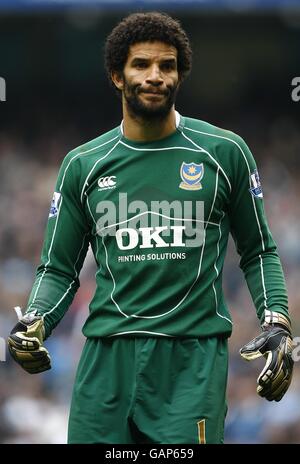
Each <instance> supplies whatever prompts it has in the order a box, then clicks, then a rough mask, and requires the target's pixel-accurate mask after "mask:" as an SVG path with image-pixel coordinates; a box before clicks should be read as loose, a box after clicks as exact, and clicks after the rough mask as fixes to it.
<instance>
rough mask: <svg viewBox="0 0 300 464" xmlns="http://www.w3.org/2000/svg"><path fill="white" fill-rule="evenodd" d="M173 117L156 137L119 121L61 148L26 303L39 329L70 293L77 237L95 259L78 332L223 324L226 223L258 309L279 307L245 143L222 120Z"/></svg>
mask: <svg viewBox="0 0 300 464" xmlns="http://www.w3.org/2000/svg"><path fill="white" fill-rule="evenodd" d="M176 120H177V128H176V131H175V132H173V133H172V134H170V135H169V136H167V137H165V138H163V139H160V140H157V141H153V142H134V141H131V140H128V139H127V138H126V137H125V136H124V134H123V130H122V125H121V126H119V127H117V128H115V129H113V130H111V131H110V132H107V133H105V134H104V135H101V136H100V137H98V138H96V139H94V140H92V141H90V142H88V143H86V144H84V145H82V146H80V147H78V148H76V149H75V150H72V151H71V152H70V153H69V154H68V155H67V156H66V157H65V159H64V161H63V163H62V166H61V169H60V172H59V175H58V180H57V185H56V189H55V193H54V196H53V200H52V204H51V209H50V214H49V220H48V224H47V231H46V237H45V242H44V246H43V251H42V258H41V264H40V266H39V267H38V270H37V275H36V280H35V283H34V285H33V289H32V292H31V295H30V298H29V303H28V308H27V312H32V311H35V312H36V313H37V314H39V315H43V317H44V322H45V327H46V335H47V336H49V334H50V333H51V331H52V329H53V328H54V327H55V326H56V324H57V323H58V322H59V321H60V319H61V318H62V317H63V315H64V313H65V312H66V311H67V309H68V307H69V306H70V304H71V302H72V300H73V298H74V295H75V293H76V290H77V289H78V287H79V273H80V269H81V267H82V265H83V262H84V259H85V256H86V253H87V250H88V247H89V244H90V246H91V248H92V251H93V254H94V256H95V260H96V263H97V267H98V269H97V273H96V291H95V295H94V297H93V299H92V301H91V303H90V312H89V316H88V318H87V320H86V322H85V324H84V327H83V333H84V335H85V336H86V337H110V336H134V337H136V336H149V337H152V336H153V337H155V336H167V337H208V336H216V335H222V336H225V337H227V336H229V335H230V333H231V330H232V322H231V318H230V313H229V311H228V308H227V306H226V303H225V301H224V296H223V292H222V269H223V263H224V257H225V253H226V248H227V241H228V235H229V232H231V234H232V235H233V238H234V241H235V243H236V247H237V250H238V253H239V254H240V256H241V260H240V266H241V268H242V270H243V272H244V274H245V278H246V281H247V284H248V287H249V290H250V292H251V295H252V299H253V302H254V304H255V307H256V311H257V315H258V317H259V319H260V320H261V321H262V320H263V319H264V313H265V310H266V309H268V310H271V311H277V312H279V313H283V314H285V315H287V316H288V304H287V295H286V288H285V282H284V277H283V272H282V267H281V263H280V259H279V257H278V254H277V252H276V245H275V243H274V241H273V239H272V236H271V233H270V230H269V228H268V224H267V221H266V217H265V212H264V207H263V199H262V196H263V195H262V189H261V185H260V181H259V176H258V173H257V168H256V165H255V161H254V159H253V156H252V154H251V152H250V150H249V148H248V147H247V145H246V144H245V142H244V141H243V140H242V139H241V138H240V137H239V136H237V135H236V134H234V133H232V132H230V131H226V130H223V129H220V128H217V127H215V126H213V125H211V124H208V123H206V122H203V121H199V120H196V119H191V118H187V117H182V116H179V114H178V113H176Z"/></svg>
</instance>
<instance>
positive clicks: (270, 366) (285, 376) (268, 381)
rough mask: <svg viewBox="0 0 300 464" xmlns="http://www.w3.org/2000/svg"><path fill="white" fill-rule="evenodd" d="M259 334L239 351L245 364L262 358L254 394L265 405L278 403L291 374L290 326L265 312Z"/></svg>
mask: <svg viewBox="0 0 300 464" xmlns="http://www.w3.org/2000/svg"><path fill="white" fill-rule="evenodd" d="M262 329H263V332H262V334H261V335H258V337H255V338H254V339H253V340H251V341H250V342H249V343H247V344H246V345H244V346H243V347H242V348H241V349H240V354H241V356H242V357H243V358H244V359H246V360H247V361H251V360H252V359H256V358H259V357H261V356H264V357H265V358H266V360H267V362H266V364H265V366H264V368H263V370H262V371H261V373H260V374H259V376H258V378H257V383H258V386H257V393H258V394H259V395H260V396H262V397H264V398H266V399H267V400H268V401H273V400H275V401H280V400H281V398H282V397H283V396H284V394H285V393H286V391H287V389H288V388H289V386H290V383H291V380H292V374H293V364H294V362H293V359H292V345H293V341H292V337H291V326H290V322H289V321H288V319H287V318H286V317H285V316H284V315H283V314H280V313H276V312H274V311H269V310H266V312H265V323H264V324H263V326H262Z"/></svg>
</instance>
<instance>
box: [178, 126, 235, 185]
mask: <svg viewBox="0 0 300 464" xmlns="http://www.w3.org/2000/svg"><path fill="white" fill-rule="evenodd" d="M186 129H188V127H186ZM181 134H182V135H183V137H184V138H185V139H187V140H189V141H190V142H191V143H192V144H193V145H195V147H197V148H199V149H200V150H201V152H203V153H206V154H207V155H208V156H209V157H210V158H211V159H212V161H213V162H214V163H215V164H216V165H217V166H218V168H219V169H220V171H221V172H222V174H223V176H224V177H225V179H226V181H227V183H228V185H229V189H230V192H231V190H232V188H231V184H230V181H229V179H228V177H227V175H226V173H225V171H224V169H223V168H222V166H220V164H219V163H218V162H217V161H216V160H215V159H214V157H213V156H212V155H211V154H210V153H209V152H208V151H207V150H204V148H202V147H200V145H198V144H197V143H196V142H194V141H193V140H192V139H190V138H189V137H188V136H187V135H185V134H184V132H183V131H182V132H181Z"/></svg>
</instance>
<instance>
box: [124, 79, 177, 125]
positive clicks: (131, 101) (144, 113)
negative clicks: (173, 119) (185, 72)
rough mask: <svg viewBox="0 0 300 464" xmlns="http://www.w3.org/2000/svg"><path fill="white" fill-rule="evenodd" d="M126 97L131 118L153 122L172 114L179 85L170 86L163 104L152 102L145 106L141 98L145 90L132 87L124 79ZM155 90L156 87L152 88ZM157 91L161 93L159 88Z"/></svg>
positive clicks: (165, 93) (136, 86)
mask: <svg viewBox="0 0 300 464" xmlns="http://www.w3.org/2000/svg"><path fill="white" fill-rule="evenodd" d="M124 83H125V86H124V97H125V100H126V103H127V108H128V111H129V113H130V114H131V116H133V117H135V118H141V119H143V120H146V121H152V120H154V119H155V120H157V119H164V118H165V117H166V116H167V115H168V114H169V112H170V110H171V108H172V106H173V105H174V103H175V100H176V96H177V92H178V88H179V85H178V84H176V85H174V86H169V87H167V89H166V90H165V91H164V95H165V96H166V98H164V101H163V102H162V103H159V104H158V103H157V102H152V103H151V102H150V101H149V103H148V105H146V104H144V103H143V101H142V100H141V99H140V98H139V95H140V93H141V92H143V89H141V87H140V85H130V84H128V82H126V80H125V78H124ZM152 88H153V89H154V87H152ZM155 91H157V92H159V89H158V88H155Z"/></svg>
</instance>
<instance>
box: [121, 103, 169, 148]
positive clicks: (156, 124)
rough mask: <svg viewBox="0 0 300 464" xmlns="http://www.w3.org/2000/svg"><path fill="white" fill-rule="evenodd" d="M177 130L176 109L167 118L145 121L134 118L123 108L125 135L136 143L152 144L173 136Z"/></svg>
mask: <svg viewBox="0 0 300 464" xmlns="http://www.w3.org/2000/svg"><path fill="white" fill-rule="evenodd" d="M175 130H176V115H175V109H174V107H172V108H171V110H170V112H169V113H168V115H167V116H166V117H164V118H163V119H162V118H157V119H156V120H155V119H153V120H145V119H142V118H138V117H133V116H132V115H131V114H130V113H129V112H128V110H127V108H126V106H123V133H124V136H125V137H126V138H127V139H130V140H133V141H136V142H151V141H154V140H159V139H162V138H164V137H167V136H168V135H170V134H172V132H174V131H175Z"/></svg>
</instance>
